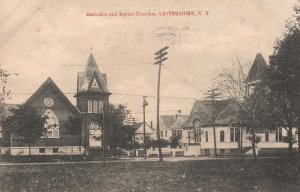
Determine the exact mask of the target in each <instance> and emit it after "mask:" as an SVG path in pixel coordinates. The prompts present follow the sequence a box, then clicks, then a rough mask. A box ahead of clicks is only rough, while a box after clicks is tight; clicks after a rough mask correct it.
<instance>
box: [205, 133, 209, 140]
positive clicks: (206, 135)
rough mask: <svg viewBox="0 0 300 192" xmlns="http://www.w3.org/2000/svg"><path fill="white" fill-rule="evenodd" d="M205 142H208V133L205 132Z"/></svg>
mask: <svg viewBox="0 0 300 192" xmlns="http://www.w3.org/2000/svg"><path fill="white" fill-rule="evenodd" d="M205 141H206V142H208V132H207V131H205Z"/></svg>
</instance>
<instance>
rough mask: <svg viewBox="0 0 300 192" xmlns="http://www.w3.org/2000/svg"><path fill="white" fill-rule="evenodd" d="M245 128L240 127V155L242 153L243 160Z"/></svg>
mask: <svg viewBox="0 0 300 192" xmlns="http://www.w3.org/2000/svg"><path fill="white" fill-rule="evenodd" d="M243 153H244V152H243V128H242V127H240V155H241V161H243Z"/></svg>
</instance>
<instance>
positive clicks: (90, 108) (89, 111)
mask: <svg viewBox="0 0 300 192" xmlns="http://www.w3.org/2000/svg"><path fill="white" fill-rule="evenodd" d="M92 106H93V103H92V101H91V100H88V113H92V112H93V108H92Z"/></svg>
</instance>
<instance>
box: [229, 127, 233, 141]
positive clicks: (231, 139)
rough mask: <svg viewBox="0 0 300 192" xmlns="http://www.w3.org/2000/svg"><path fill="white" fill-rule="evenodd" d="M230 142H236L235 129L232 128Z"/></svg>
mask: <svg viewBox="0 0 300 192" xmlns="http://www.w3.org/2000/svg"><path fill="white" fill-rule="evenodd" d="M230 142H234V128H230Z"/></svg>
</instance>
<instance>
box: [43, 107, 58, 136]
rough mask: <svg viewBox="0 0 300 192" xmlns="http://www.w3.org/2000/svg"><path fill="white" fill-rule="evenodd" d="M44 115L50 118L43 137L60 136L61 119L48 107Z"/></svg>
mask: <svg viewBox="0 0 300 192" xmlns="http://www.w3.org/2000/svg"><path fill="white" fill-rule="evenodd" d="M43 115H46V116H48V119H47V120H46V123H45V128H47V132H46V134H45V135H44V136H43V138H59V121H58V118H57V116H56V114H55V113H54V112H53V111H51V110H50V109H47V110H46V111H45V112H44V114H43Z"/></svg>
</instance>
